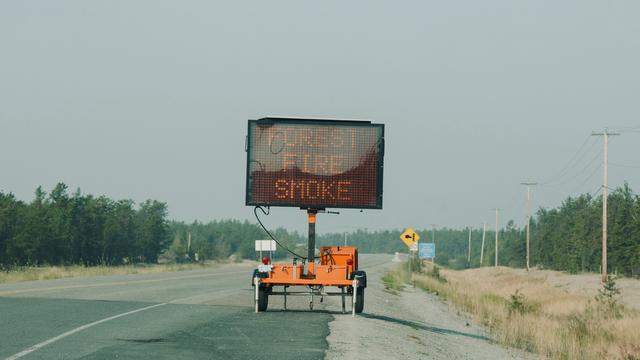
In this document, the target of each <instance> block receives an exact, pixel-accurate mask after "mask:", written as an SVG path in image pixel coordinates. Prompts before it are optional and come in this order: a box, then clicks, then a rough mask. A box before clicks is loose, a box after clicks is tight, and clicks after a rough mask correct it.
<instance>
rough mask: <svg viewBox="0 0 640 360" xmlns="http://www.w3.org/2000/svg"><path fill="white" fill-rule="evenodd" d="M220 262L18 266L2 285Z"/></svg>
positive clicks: (0, 277)
mask: <svg viewBox="0 0 640 360" xmlns="http://www.w3.org/2000/svg"><path fill="white" fill-rule="evenodd" d="M217 264H219V263H218V262H207V263H195V264H154V265H123V266H106V265H105V266H103V265H99V266H81V265H72V266H38V267H35V266H16V267H12V268H9V269H6V270H1V271H0V284H3V283H15V282H21V281H34V280H51V279H62V278H70V277H82V276H107V275H129V274H150V273H161V272H172V271H185V270H196V269H203V268H210V267H214V266H216V265H217Z"/></svg>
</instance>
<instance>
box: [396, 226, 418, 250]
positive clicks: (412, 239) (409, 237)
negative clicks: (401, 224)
mask: <svg viewBox="0 0 640 360" xmlns="http://www.w3.org/2000/svg"><path fill="white" fill-rule="evenodd" d="M400 240H402V241H404V243H405V244H407V246H408V247H409V248H411V247H413V244H415V243H417V242H418V240H420V235H418V233H417V232H415V231H413V229H412V228H408V229H407V230H405V231H404V232H403V233H402V234H401V235H400Z"/></svg>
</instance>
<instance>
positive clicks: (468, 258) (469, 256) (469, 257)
mask: <svg viewBox="0 0 640 360" xmlns="http://www.w3.org/2000/svg"><path fill="white" fill-rule="evenodd" d="M467 266H468V267H471V226H469V244H468V245H467Z"/></svg>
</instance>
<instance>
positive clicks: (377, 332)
mask: <svg viewBox="0 0 640 360" xmlns="http://www.w3.org/2000/svg"><path fill="white" fill-rule="evenodd" d="M388 259H389V260H390V257H389V258H388ZM390 266H393V263H391V262H387V263H385V264H384V265H378V266H374V267H370V268H367V269H365V270H366V271H367V281H368V287H367V289H366V293H365V309H364V313H363V314H362V315H359V316H356V317H355V318H353V317H351V316H335V319H334V320H333V321H332V322H330V323H329V331H330V334H329V336H328V337H327V341H328V343H329V349H328V351H327V353H326V357H325V359H328V360H333V359H336V360H337V359H340V360H344V359H349V360H350V359H533V358H535V356H534V355H533V354H527V353H523V352H521V351H518V350H511V349H505V348H503V347H502V346H500V345H498V344H495V343H493V342H492V341H491V340H490V339H489V338H488V335H487V334H486V332H485V331H484V330H483V329H482V328H480V327H478V326H475V325H473V324H472V323H471V321H470V320H469V319H467V318H466V317H465V316H464V315H463V314H456V313H452V312H451V310H450V309H449V307H448V306H447V305H446V304H445V303H443V302H442V301H440V300H439V299H438V298H437V297H436V296H434V295H431V294H428V293H426V292H424V291H423V290H421V289H417V288H412V287H410V286H409V287H405V289H404V290H403V291H400V292H397V293H395V294H394V293H391V292H388V291H386V290H385V289H384V285H383V283H382V280H381V277H382V275H383V274H384V272H385V270H386V269H388V268H389V267H390ZM332 300H333V299H332Z"/></svg>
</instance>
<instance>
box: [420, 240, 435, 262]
mask: <svg viewBox="0 0 640 360" xmlns="http://www.w3.org/2000/svg"><path fill="white" fill-rule="evenodd" d="M428 255H433V256H428ZM418 257H419V258H420V259H434V258H435V257H436V244H435V243H432V242H429V243H420V244H419V245H418Z"/></svg>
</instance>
